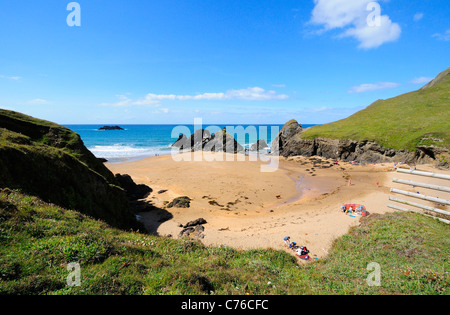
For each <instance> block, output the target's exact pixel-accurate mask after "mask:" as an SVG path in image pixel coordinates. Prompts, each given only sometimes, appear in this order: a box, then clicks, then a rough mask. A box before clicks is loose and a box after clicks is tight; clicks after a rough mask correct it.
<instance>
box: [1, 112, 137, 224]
mask: <svg viewBox="0 0 450 315" xmlns="http://www.w3.org/2000/svg"><path fill="white" fill-rule="evenodd" d="M0 187H1V188H6V187H7V188H10V189H20V190H21V191H22V192H24V193H27V194H30V195H34V196H37V197H39V198H41V199H42V200H44V201H46V202H50V203H54V204H56V205H58V206H61V207H64V208H68V209H72V210H77V211H79V212H82V213H84V214H87V215H89V216H91V217H94V218H96V219H100V220H103V221H105V222H107V223H109V224H110V225H112V226H114V227H118V228H125V229H128V228H134V229H136V228H141V225H140V224H138V222H137V221H136V218H135V216H134V214H133V212H132V210H131V208H130V205H129V202H128V198H127V196H126V194H125V191H124V190H123V189H122V188H121V187H119V183H118V182H117V181H116V179H115V178H114V175H113V174H112V173H111V172H110V171H109V170H108V169H107V168H106V167H105V166H104V165H103V164H102V163H101V162H100V161H99V160H98V159H96V158H95V156H94V155H93V154H92V153H91V152H90V151H89V150H88V149H87V148H86V147H85V146H84V144H83V142H82V141H81V139H80V137H79V135H78V134H76V133H74V132H72V131H71V130H69V129H68V128H65V127H63V126H59V125H57V124H53V123H50V122H47V121H42V120H38V119H35V118H32V117H29V116H26V115H22V114H20V113H15V112H11V111H5V110H0Z"/></svg>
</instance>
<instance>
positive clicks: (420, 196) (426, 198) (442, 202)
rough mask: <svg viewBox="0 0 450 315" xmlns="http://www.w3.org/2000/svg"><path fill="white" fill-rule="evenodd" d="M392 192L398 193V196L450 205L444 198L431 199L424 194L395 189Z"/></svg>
mask: <svg viewBox="0 0 450 315" xmlns="http://www.w3.org/2000/svg"><path fill="white" fill-rule="evenodd" d="M391 192H393V193H396V194H401V195H406V196H410V197H414V198H419V199H423V200H428V201H432V202H437V203H440V204H446V205H450V201H448V200H445V199H442V198H436V197H430V196H426V195H422V194H415V193H412V192H409V191H404V190H400V189H395V188H391Z"/></svg>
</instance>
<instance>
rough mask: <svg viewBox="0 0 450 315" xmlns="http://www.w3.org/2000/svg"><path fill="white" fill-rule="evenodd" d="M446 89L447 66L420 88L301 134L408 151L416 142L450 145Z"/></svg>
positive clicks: (449, 83) (449, 84) (449, 98)
mask: <svg viewBox="0 0 450 315" xmlns="http://www.w3.org/2000/svg"><path fill="white" fill-rule="evenodd" d="M449 91H450V68H448V69H447V70H445V71H444V72H442V73H441V74H440V75H439V76H438V77H437V78H436V79H435V80H433V81H432V82H430V84H428V85H426V86H425V87H424V88H422V89H420V90H417V91H413V92H410V93H406V94H403V95H400V96H397V97H394V98H391V99H387V100H378V101H376V102H375V103H373V104H372V105H370V106H369V107H367V108H366V109H364V110H362V111H359V112H357V113H356V114H354V115H352V116H350V117H348V118H345V119H343V120H339V121H336V122H333V123H329V124H325V125H320V126H315V127H312V128H310V129H309V130H306V131H304V132H303V133H302V134H301V136H300V137H301V138H302V139H314V138H317V137H321V138H330V139H339V140H346V139H352V140H356V141H366V140H369V141H375V142H376V143H378V144H379V145H381V146H383V147H385V148H390V149H397V150H410V151H415V150H416V149H417V147H419V146H436V147H441V148H450V124H449V123H448V122H449V121H450V106H449V104H450V94H449Z"/></svg>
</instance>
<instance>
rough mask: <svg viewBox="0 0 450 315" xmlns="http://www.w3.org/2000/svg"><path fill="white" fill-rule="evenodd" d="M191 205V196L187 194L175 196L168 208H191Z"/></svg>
mask: <svg viewBox="0 0 450 315" xmlns="http://www.w3.org/2000/svg"><path fill="white" fill-rule="evenodd" d="M190 206H191V198H189V197H187V196H183V197H178V198H175V199H174V200H173V201H172V202H171V203H169V204H168V205H167V208H173V207H175V208H189V207H190Z"/></svg>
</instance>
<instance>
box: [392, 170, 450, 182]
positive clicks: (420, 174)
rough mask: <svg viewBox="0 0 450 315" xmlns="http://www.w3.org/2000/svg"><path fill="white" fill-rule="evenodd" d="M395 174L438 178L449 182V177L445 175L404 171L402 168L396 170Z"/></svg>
mask: <svg viewBox="0 0 450 315" xmlns="http://www.w3.org/2000/svg"><path fill="white" fill-rule="evenodd" d="M397 172H399V173H405V174H412V175H419V176H426V177H433V178H440V179H447V180H450V175H445V174H438V173H430V172H422V171H414V170H407V169H404V168H398V169H397Z"/></svg>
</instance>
